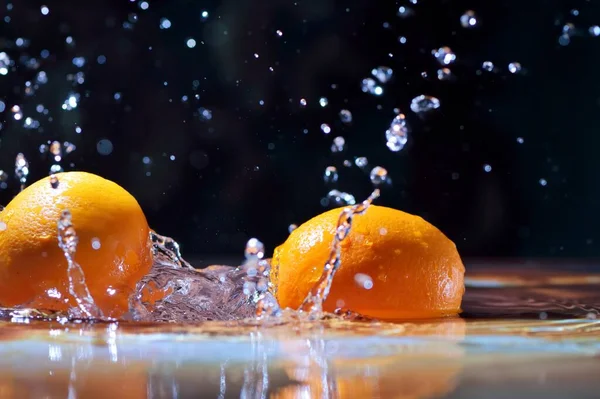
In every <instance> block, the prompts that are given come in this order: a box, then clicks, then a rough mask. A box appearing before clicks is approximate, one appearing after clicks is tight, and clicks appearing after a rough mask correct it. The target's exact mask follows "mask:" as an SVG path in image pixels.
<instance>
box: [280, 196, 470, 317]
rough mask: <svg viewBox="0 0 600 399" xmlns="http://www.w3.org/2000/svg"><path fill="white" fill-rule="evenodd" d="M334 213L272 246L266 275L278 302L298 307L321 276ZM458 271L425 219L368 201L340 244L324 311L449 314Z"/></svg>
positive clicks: (453, 254) (455, 300)
mask: <svg viewBox="0 0 600 399" xmlns="http://www.w3.org/2000/svg"><path fill="white" fill-rule="evenodd" d="M341 211H342V208H339V209H333V210H330V211H328V212H325V213H323V214H321V215H319V216H316V217H314V218H313V219H311V220H309V221H308V222H306V223H304V224H303V225H301V226H300V227H298V228H297V229H296V230H294V231H293V232H292V233H291V234H290V236H289V237H288V239H287V240H286V241H285V243H283V244H282V245H281V246H279V247H277V248H276V249H275V253H274V255H273V260H272V263H273V272H272V273H271V274H272V281H273V283H274V286H275V294H276V297H277V299H278V301H279V304H280V305H281V307H283V308H286V307H290V308H294V309H296V308H298V307H299V306H300V305H301V303H302V301H303V300H304V298H305V297H306V295H307V294H308V292H309V291H310V289H311V288H312V287H313V286H314V284H315V283H316V282H317V280H318V279H319V277H320V276H321V274H322V272H323V267H324V265H325V262H326V261H327V258H328V256H329V252H330V250H331V245H332V242H333V236H334V232H335V227H336V223H337V221H338V218H339V216H340V214H341ZM464 272H465V268H464V266H463V264H462V261H461V259H460V256H459V254H458V252H457V250H456V246H455V245H454V243H453V242H452V241H450V240H449V239H448V238H447V237H446V236H445V235H444V234H443V233H442V232H440V231H439V230H438V229H437V228H435V227H434V226H433V225H431V224H430V223H428V222H426V221H425V220H423V219H422V218H420V217H418V216H413V215H410V214H408V213H405V212H401V211H399V210H396V209H391V208H386V207H382V206H375V205H371V206H370V207H369V209H368V210H367V211H366V213H365V214H363V215H357V216H355V218H354V222H353V225H352V230H351V231H350V234H349V235H348V237H346V239H345V240H344V241H343V242H342V257H341V266H340V268H339V269H338V271H337V273H336V274H335V278H334V279H333V284H332V286H331V291H330V293H329V296H328V298H327V300H326V301H325V303H324V310H325V311H329V312H331V311H334V310H335V309H336V308H344V309H348V310H352V311H355V312H358V313H361V314H363V315H366V316H370V317H374V318H379V319H387V320H393V319H407V318H430V317H440V316H448V315H453V314H457V313H459V312H460V303H461V300H462V296H463V293H464ZM365 283H367V284H365Z"/></svg>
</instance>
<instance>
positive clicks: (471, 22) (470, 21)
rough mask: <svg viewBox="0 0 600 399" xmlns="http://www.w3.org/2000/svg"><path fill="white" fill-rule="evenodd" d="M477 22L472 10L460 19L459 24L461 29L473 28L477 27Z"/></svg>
mask: <svg viewBox="0 0 600 399" xmlns="http://www.w3.org/2000/svg"><path fill="white" fill-rule="evenodd" d="M477 22H478V21H477V18H476V17H475V11H473V10H468V11H467V12H465V13H464V14H463V15H462V16H461V17H460V24H461V25H462V27H463V28H473V27H475V26H476V25H477Z"/></svg>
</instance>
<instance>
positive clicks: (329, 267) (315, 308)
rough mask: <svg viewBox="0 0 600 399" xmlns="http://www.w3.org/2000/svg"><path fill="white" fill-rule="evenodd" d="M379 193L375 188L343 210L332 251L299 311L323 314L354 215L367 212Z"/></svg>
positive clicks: (312, 316)
mask: <svg viewBox="0 0 600 399" xmlns="http://www.w3.org/2000/svg"><path fill="white" fill-rule="evenodd" d="M379 194H380V192H379V189H375V190H374V191H373V193H371V195H370V196H369V198H367V199H366V200H364V201H363V202H361V203H359V204H356V205H354V206H352V207H349V208H345V209H344V210H343V211H342V213H341V215H340V217H339V219H338V222H337V225H336V228H335V235H334V238H333V243H332V246H331V251H330V253H329V257H328V259H327V261H326V262H325V266H324V268H323V273H322V274H321V277H320V278H319V280H318V281H317V282H316V283H315V285H314V286H313V288H312V289H311V291H310V292H309V293H308V295H307V296H306V298H305V299H304V301H303V302H302V305H301V306H300V308H299V309H298V310H299V311H301V312H306V313H308V315H309V317H311V318H321V317H322V316H323V303H324V302H325V300H326V299H327V296H328V295H329V291H330V289H331V284H332V282H333V279H334V277H335V273H336V272H337V270H338V269H339V268H340V266H341V253H342V242H343V241H344V240H345V239H346V237H347V236H348V234H349V233H350V229H351V228H352V221H353V220H354V217H355V216H356V215H362V214H363V213H365V212H366V210H367V209H368V208H369V206H370V205H371V203H372V202H373V201H374V200H375V199H376V198H378V197H379Z"/></svg>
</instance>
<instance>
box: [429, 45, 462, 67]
mask: <svg viewBox="0 0 600 399" xmlns="http://www.w3.org/2000/svg"><path fill="white" fill-rule="evenodd" d="M431 54H433V56H434V57H435V59H436V60H438V62H439V63H440V64H442V65H450V64H452V63H453V62H454V61H456V55H455V54H454V53H453V52H452V49H451V48H450V47H448V46H444V47H440V48H438V49H437V50H432V51H431Z"/></svg>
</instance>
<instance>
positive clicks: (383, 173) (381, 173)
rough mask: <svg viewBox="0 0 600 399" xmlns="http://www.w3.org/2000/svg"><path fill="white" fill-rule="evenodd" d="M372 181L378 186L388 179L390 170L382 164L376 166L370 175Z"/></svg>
mask: <svg viewBox="0 0 600 399" xmlns="http://www.w3.org/2000/svg"><path fill="white" fill-rule="evenodd" d="M369 178H370V179H371V183H373V184H374V185H376V186H378V185H380V184H383V183H385V182H387V181H388V172H387V170H385V169H384V168H382V167H381V166H375V167H374V168H373V169H372V170H371V173H370V175H369Z"/></svg>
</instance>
